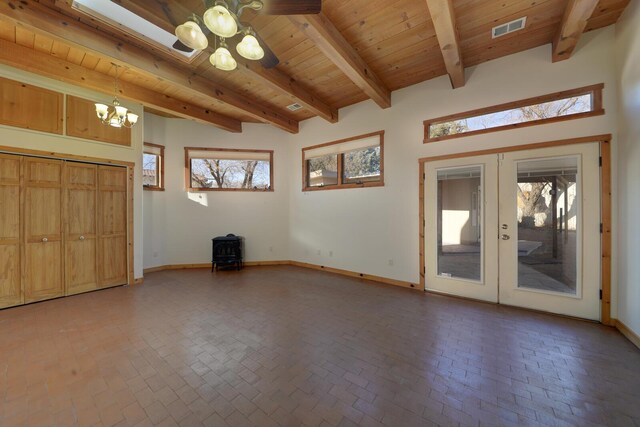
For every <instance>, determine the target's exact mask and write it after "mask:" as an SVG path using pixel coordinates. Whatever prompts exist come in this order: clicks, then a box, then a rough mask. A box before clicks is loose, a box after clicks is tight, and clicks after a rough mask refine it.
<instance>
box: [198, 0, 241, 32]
mask: <svg viewBox="0 0 640 427" xmlns="http://www.w3.org/2000/svg"><path fill="white" fill-rule="evenodd" d="M202 19H203V20H204V24H205V25H206V26H207V28H208V29H210V30H211V32H212V33H213V34H215V35H217V36H220V37H225V38H228V37H233V36H235V35H236V33H237V32H238V24H237V22H236V20H235V18H234V17H233V16H231V13H230V12H229V10H228V9H227V8H226V7H224V6H222V5H216V6H213V7H210V8H209V9H207V11H206V12H205V13H204V16H203V17H202Z"/></svg>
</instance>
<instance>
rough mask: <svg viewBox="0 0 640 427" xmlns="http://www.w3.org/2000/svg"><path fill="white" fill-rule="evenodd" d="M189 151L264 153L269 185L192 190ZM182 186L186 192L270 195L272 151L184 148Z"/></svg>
mask: <svg viewBox="0 0 640 427" xmlns="http://www.w3.org/2000/svg"><path fill="white" fill-rule="evenodd" d="M190 151H221V152H235V153H259V154H265V153H266V154H268V155H269V184H270V185H269V188H268V189H253V188H194V187H191V157H190V156H189V152H190ZM195 158H196V159H197V158H199V157H195ZM212 158H213V157H212ZM231 160H233V159H231ZM238 160H240V159H238ZM184 186H185V190H186V191H188V192H200V191H244V192H251V193H272V192H273V191H274V181H273V150H254V149H246V148H212V147H184Z"/></svg>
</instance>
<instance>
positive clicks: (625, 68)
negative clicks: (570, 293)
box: [614, 1, 640, 335]
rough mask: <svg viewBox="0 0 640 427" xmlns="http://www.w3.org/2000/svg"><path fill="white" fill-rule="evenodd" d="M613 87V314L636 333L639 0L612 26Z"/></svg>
mask: <svg viewBox="0 0 640 427" xmlns="http://www.w3.org/2000/svg"><path fill="white" fill-rule="evenodd" d="M616 59H617V67H618V83H619V86H618V90H619V105H620V107H619V115H618V124H619V137H618V140H617V146H618V167H617V169H614V171H617V174H618V182H619V193H618V223H619V224H620V228H619V230H620V233H619V240H618V254H619V256H618V260H617V261H618V264H617V269H618V272H619V273H618V319H620V320H621V321H622V322H623V323H624V324H625V325H627V326H628V327H629V328H631V329H632V330H633V331H634V332H635V333H636V334H638V335H640V263H639V262H638V261H640V191H639V188H640V1H632V2H631V3H629V6H628V7H627V10H626V11H625V13H624V14H623V15H622V17H621V19H620V20H619V21H618V24H617V25H616Z"/></svg>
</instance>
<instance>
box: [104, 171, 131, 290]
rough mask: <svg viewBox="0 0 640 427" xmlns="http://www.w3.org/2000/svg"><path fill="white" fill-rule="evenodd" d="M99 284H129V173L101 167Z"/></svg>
mask: <svg viewBox="0 0 640 427" xmlns="http://www.w3.org/2000/svg"><path fill="white" fill-rule="evenodd" d="M98 189H99V190H98V192H99V197H98V200H99V204H98V206H99V214H98V218H99V221H98V222H99V234H100V238H99V246H98V247H99V251H98V265H99V273H100V274H99V283H100V286H102V287H106V286H116V285H123V284H125V283H127V270H128V269H127V267H128V266H127V169H126V168H119V167H112V166H99V167H98Z"/></svg>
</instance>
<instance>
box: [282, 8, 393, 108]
mask: <svg viewBox="0 0 640 427" xmlns="http://www.w3.org/2000/svg"><path fill="white" fill-rule="evenodd" d="M289 19H290V20H291V22H293V23H294V24H295V25H296V26H297V27H298V28H299V29H300V30H301V31H302V32H304V34H305V35H306V36H307V37H308V38H309V39H310V40H312V41H313V42H314V43H315V45H316V46H317V47H318V49H320V50H321V51H322V52H323V53H324V54H325V55H326V56H327V57H328V58H329V59H330V60H331V61H332V62H333V63H334V64H335V65H336V66H337V67H338V68H339V69H340V70H341V71H342V72H343V73H344V74H345V75H346V76H347V77H349V79H351V81H352V82H353V83H355V84H356V86H358V87H359V88H360V89H361V90H362V91H363V92H364V93H366V94H367V95H368V96H369V97H370V98H371V99H373V100H374V101H375V102H376V103H377V104H378V105H379V106H380V107H382V108H388V107H391V92H390V91H389V89H387V87H386V86H385V84H384V83H383V82H382V80H380V78H379V77H378V76H377V75H376V74H375V73H374V72H373V70H372V69H371V68H370V67H369V66H368V65H367V63H366V62H365V61H364V60H363V59H362V58H361V57H360V55H359V54H358V52H357V51H356V50H355V49H354V48H353V46H351V45H350V44H349V42H348V41H347V40H346V39H345V38H344V37H343V36H342V34H340V31H338V29H337V28H336V27H335V25H333V23H332V22H331V21H330V20H329V19H328V18H327V17H326V16H325V15H324V14H323V13H319V14H317V15H292V16H289Z"/></svg>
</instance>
